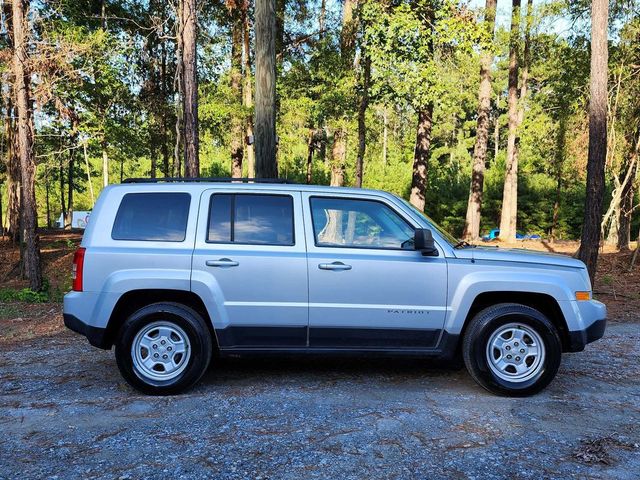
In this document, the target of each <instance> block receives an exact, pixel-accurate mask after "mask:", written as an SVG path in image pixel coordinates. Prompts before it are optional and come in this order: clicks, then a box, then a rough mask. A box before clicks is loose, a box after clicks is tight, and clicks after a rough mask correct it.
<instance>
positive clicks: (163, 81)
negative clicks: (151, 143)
mask: <svg viewBox="0 0 640 480" xmlns="http://www.w3.org/2000/svg"><path fill="white" fill-rule="evenodd" d="M163 28H164V27H163ZM163 33H164V32H163ZM160 52H161V55H162V61H161V63H160V92H161V96H162V103H161V108H162V145H161V147H160V149H161V150H162V170H163V172H162V173H163V174H164V176H165V177H169V176H170V175H171V174H170V172H169V121H168V118H167V117H168V115H167V105H166V104H165V102H166V101H167V45H166V40H165V39H162V43H161V46H160Z"/></svg>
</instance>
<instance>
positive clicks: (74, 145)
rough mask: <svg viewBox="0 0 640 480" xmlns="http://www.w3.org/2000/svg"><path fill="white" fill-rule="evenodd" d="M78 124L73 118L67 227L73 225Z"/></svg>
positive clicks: (68, 176)
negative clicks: (74, 172)
mask: <svg viewBox="0 0 640 480" xmlns="http://www.w3.org/2000/svg"><path fill="white" fill-rule="evenodd" d="M77 143H78V124H77V122H76V121H74V120H72V123H71V145H70V146H69V148H70V149H69V165H67V218H66V219H65V222H64V223H65V229H66V228H69V229H71V228H72V227H73V188H74V182H73V171H74V169H75V164H76V149H77V148H78V145H77Z"/></svg>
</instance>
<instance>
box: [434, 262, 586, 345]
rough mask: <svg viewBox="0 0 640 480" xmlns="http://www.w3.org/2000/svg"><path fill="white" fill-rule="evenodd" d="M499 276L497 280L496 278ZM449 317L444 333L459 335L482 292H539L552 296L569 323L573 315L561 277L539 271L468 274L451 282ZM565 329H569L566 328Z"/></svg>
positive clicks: (568, 288) (567, 291)
mask: <svg viewBox="0 0 640 480" xmlns="http://www.w3.org/2000/svg"><path fill="white" fill-rule="evenodd" d="M496 275H499V276H500V278H496ZM449 292H451V294H450V297H449V298H450V301H449V305H450V314H449V316H448V317H447V320H446V322H445V330H446V331H447V332H448V333H451V334H459V333H460V332H461V331H462V327H463V326H464V322H465V320H466V318H467V315H468V313H469V310H470V309H471V306H472V305H473V302H474V300H475V299H476V298H477V297H478V296H479V295H480V294H483V293H491V292H518V293H541V294H545V295H549V296H551V297H553V298H554V299H555V300H556V301H557V302H558V305H559V306H560V309H561V310H562V313H563V315H564V317H565V319H567V323H569V318H572V317H573V316H574V311H573V308H572V307H571V305H570V300H572V299H573V295H574V293H573V291H572V289H571V288H570V287H569V286H568V285H567V282H566V280H564V279H563V278H562V275H554V274H552V273H551V274H550V273H541V272H535V273H533V272H530V271H529V272H526V275H525V274H523V272H515V271H514V272H504V271H503V272H499V273H497V272H472V273H468V274H465V275H464V276H462V277H461V278H458V279H453V280H452V283H451V284H450V288H449ZM569 328H571V327H570V326H569Z"/></svg>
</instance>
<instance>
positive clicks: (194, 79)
mask: <svg viewBox="0 0 640 480" xmlns="http://www.w3.org/2000/svg"><path fill="white" fill-rule="evenodd" d="M181 21H182V25H183V27H182V74H183V77H182V80H183V83H184V95H183V104H182V109H183V119H184V173H185V177H187V178H195V177H199V176H200V161H199V156H198V154H199V137H198V70H197V55H196V46H197V29H198V18H197V9H196V0H182V18H181Z"/></svg>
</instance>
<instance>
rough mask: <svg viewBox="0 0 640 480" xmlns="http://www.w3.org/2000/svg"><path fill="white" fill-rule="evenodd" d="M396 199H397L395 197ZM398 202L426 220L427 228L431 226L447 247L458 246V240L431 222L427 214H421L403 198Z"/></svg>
mask: <svg viewBox="0 0 640 480" xmlns="http://www.w3.org/2000/svg"><path fill="white" fill-rule="evenodd" d="M396 197H398V196H397V195H396ZM398 198H399V199H400V200H402V202H403V203H404V204H405V205H406V206H408V207H409V208H410V209H411V210H413V211H414V212H416V213H417V214H419V215H420V216H422V217H424V218H426V219H427V222H429V226H431V227H432V228H433V229H434V230H436V231H437V232H438V233H439V234H440V236H441V237H442V238H444V239H445V240H446V241H447V242H448V243H449V245H451V246H452V247H455V246H456V245H459V244H460V240H458V239H457V238H456V237H454V236H453V235H451V234H450V233H449V232H447V231H446V230H445V229H444V228H442V227H441V226H440V225H438V224H437V223H436V222H434V221H433V220H431V219H430V218H429V216H428V215H427V214H425V213H424V212H421V211H420V210H418V209H417V208H416V207H414V206H413V205H412V204H411V203H409V202H407V201H406V200H405V199H404V198H402V197H398Z"/></svg>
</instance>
